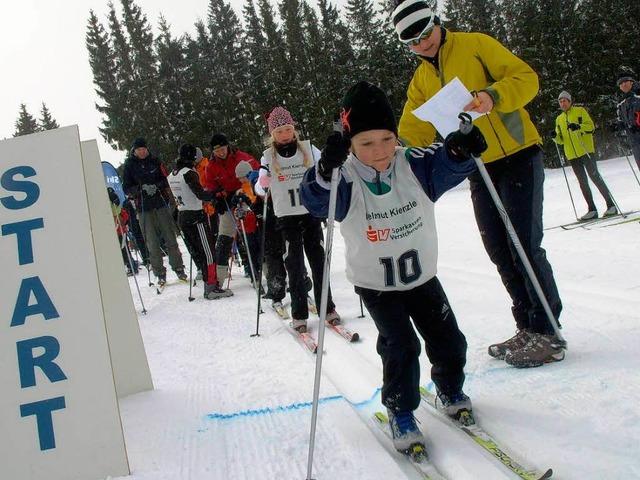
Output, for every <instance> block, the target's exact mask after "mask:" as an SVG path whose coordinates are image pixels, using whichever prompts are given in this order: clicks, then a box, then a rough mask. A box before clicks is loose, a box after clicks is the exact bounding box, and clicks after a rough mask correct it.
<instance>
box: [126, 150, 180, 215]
mask: <svg viewBox="0 0 640 480" xmlns="http://www.w3.org/2000/svg"><path fill="white" fill-rule="evenodd" d="M122 187H123V188H124V193H126V194H127V195H129V196H130V197H131V198H133V199H135V202H136V206H137V207H138V208H140V209H141V210H142V211H145V212H149V211H151V210H156V209H158V208H163V207H166V206H167V204H168V203H169V199H170V198H171V197H172V196H171V190H170V189H169V182H168V181H167V172H166V170H165V168H164V164H163V163H162V162H161V161H160V159H159V158H158V157H156V156H155V155H152V154H151V153H149V155H148V156H147V157H146V158H145V159H143V160H141V159H139V158H138V157H136V156H135V155H134V154H133V153H132V154H131V155H130V156H129V158H127V160H126V161H125V163H124V173H123V175H122Z"/></svg>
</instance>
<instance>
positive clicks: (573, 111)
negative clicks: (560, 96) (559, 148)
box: [554, 105, 596, 160]
mask: <svg viewBox="0 0 640 480" xmlns="http://www.w3.org/2000/svg"><path fill="white" fill-rule="evenodd" d="M570 123H577V124H578V125H580V130H569V129H568V127H567V126H568V125H569V124H570ZM594 130H595V126H594V124H593V120H591V117H590V116H589V113H588V112H587V110H586V109H585V108H584V107H577V106H575V105H571V107H570V108H569V109H568V110H567V111H566V112H562V113H561V114H560V115H558V116H557V117H556V138H555V139H554V141H555V142H556V143H557V144H558V145H564V155H565V157H567V160H573V159H574V158H578V157H582V156H584V155H586V154H587V153H589V154H591V153H594V152H595V151H596V150H595V146H594V143H593V131H594Z"/></svg>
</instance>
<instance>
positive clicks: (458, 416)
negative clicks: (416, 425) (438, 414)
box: [436, 388, 475, 425]
mask: <svg viewBox="0 0 640 480" xmlns="http://www.w3.org/2000/svg"><path fill="white" fill-rule="evenodd" d="M436 397H437V399H438V400H437V401H436V408H437V409H438V410H442V411H443V412H444V413H446V414H447V415H448V416H449V417H451V418H453V419H454V420H459V421H462V422H463V423H464V424H465V425H472V424H473V423H475V422H474V421H473V417H472V416H471V412H472V410H473V407H472V406H471V399H470V398H469V397H468V396H467V395H465V393H464V392H463V391H462V390H460V391H459V392H456V393H452V394H445V393H443V392H441V391H440V390H439V389H437V388H436Z"/></svg>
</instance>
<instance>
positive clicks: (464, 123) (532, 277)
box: [458, 113, 567, 348]
mask: <svg viewBox="0 0 640 480" xmlns="http://www.w3.org/2000/svg"><path fill="white" fill-rule="evenodd" d="M458 118H459V119H460V132H461V133H462V134H465V135H466V134H468V133H469V132H470V131H471V129H472V128H473V124H472V123H471V115H469V114H468V113H461V114H460V115H458ZM473 159H474V160H475V162H476V165H477V167H478V170H479V171H480V174H481V175H482V179H483V180H484V183H485V185H486V187H487V190H489V193H490V194H491V198H492V199H493V203H494V204H495V206H496V209H497V210H498V213H499V214H500V217H502V221H503V222H504V226H505V227H506V229H507V232H508V233H509V237H510V238H511V242H512V243H513V246H514V247H515V249H516V251H517V252H518V256H519V257H520V260H521V261H522V265H523V266H524V268H525V270H526V271H527V275H528V276H529V281H530V282H531V284H532V285H533V288H534V290H535V291H536V294H537V295H538V298H539V300H540V303H542V306H543V308H544V311H545V313H546V314H547V317H548V318H549V323H550V324H551V326H552V327H553V331H554V332H555V335H556V338H557V339H558V343H560V344H561V345H562V347H563V348H567V342H566V340H565V339H564V338H563V337H562V335H561V333H560V328H559V327H558V321H557V320H556V318H555V316H554V315H553V312H552V311H551V307H550V306H549V302H548V301H547V297H546V296H545V294H544V292H543V291H542V287H541V286H540V282H539V281H538V277H537V276H536V273H535V272H534V271H533V267H532V266H531V262H530V261H529V258H528V257H527V254H526V253H525V251H524V249H523V248H522V244H521V243H520V239H519V238H518V234H517V233H516V230H515V228H514V227H513V224H512V223H511V219H510V218H509V215H508V214H507V211H506V209H505V208H504V204H503V203H502V200H500V196H499V195H498V192H497V190H496V187H495V186H494V185H493V182H492V181H491V177H490V176H489V172H488V171H487V167H485V166H484V162H483V161H482V158H481V157H479V156H478V157H476V156H474V157H473Z"/></svg>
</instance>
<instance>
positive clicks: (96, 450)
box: [0, 126, 129, 480]
mask: <svg viewBox="0 0 640 480" xmlns="http://www.w3.org/2000/svg"><path fill="white" fill-rule="evenodd" d="M0 229H1V232H0V233H1V234H0V271H1V272H2V288H0V385H2V394H0V425H1V428H2V434H1V435H0V476H2V478H7V479H9V478H11V479H21V480H40V479H47V480H54V479H55V480H62V479H65V480H76V479H77V480H80V479H82V480H91V479H102V478H105V477H106V476H122V475H128V474H129V466H128V462H127V457H126V451H125V445H124V438H123V433H122V426H121V424H120V416H119V412H118V404H117V400H116V392H115V386H114V380H113V374H112V369H111V362H110V357H109V349H108V345H107V335H106V331H105V317H104V310H103V306H102V301H101V296H100V290H99V283H98V274H97V268H96V255H95V251H94V245H93V241H92V234H91V223H90V218H89V208H88V204H87V191H86V188H85V180H84V178H83V168H82V156H81V152H80V140H79V135H78V129H77V127H75V126H73V127H66V128H61V129H57V130H51V131H48V132H43V133H38V134H35V135H28V136H24V137H18V138H13V139H9V140H4V141H2V142H0Z"/></svg>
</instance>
